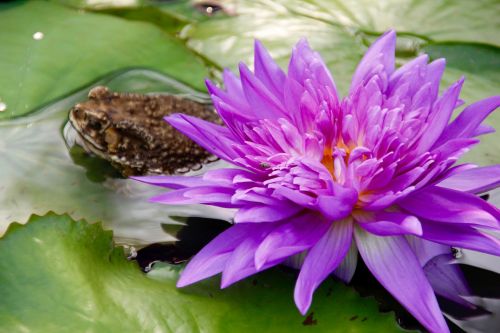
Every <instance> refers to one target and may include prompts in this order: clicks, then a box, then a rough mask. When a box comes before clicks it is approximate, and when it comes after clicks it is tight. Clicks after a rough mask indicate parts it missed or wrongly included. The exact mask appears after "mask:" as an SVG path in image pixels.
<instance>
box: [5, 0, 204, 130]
mask: <svg viewBox="0 0 500 333" xmlns="http://www.w3.org/2000/svg"><path fill="white" fill-rule="evenodd" d="M0 31H8V33H2V34H0V45H2V52H1V53H0V72H1V73H2V75H0V102H2V103H4V104H5V105H6V106H7V108H6V110H5V111H3V112H1V113H0V120H1V119H5V118H10V117H13V116H20V115H23V114H26V113H27V112H29V111H31V110H33V109H35V108H37V107H39V106H41V105H43V104H46V103H48V102H50V101H52V100H54V99H55V98H60V97H61V96H63V95H67V94H68V93H70V92H72V91H74V90H76V89H78V88H80V87H82V86H84V85H86V84H88V83H90V82H92V81H94V80H96V79H98V78H99V77H102V76H103V75H105V74H108V73H110V72H113V71H116V70H118V69H123V68H128V67H147V68H151V69H156V70H159V71H162V72H164V73H167V74H169V75H171V76H173V77H175V78H176V79H178V80H180V81H183V82H187V83H189V84H191V85H192V86H194V87H196V88H198V89H201V90H202V89H204V83H203V80H204V78H205V77H206V76H207V75H208V71H207V69H206V67H205V66H204V64H203V62H202V61H201V60H200V58H199V57H197V56H195V55H194V54H193V53H192V52H191V51H189V50H188V49H187V48H186V47H185V45H184V44H183V43H182V42H180V41H178V40H177V39H174V38H172V37H170V36H169V35H167V34H166V33H165V32H164V31H162V30H161V29H159V28H157V27H155V26H153V25H151V24H148V23H143V22H133V21H130V20H124V19H120V18H116V17H113V16H111V15H101V14H95V13H91V12H85V11H81V10H76V9H70V8H68V7H65V6H62V5H56V4H53V3H45V2H41V1H31V2H15V3H9V4H4V5H0Z"/></svg>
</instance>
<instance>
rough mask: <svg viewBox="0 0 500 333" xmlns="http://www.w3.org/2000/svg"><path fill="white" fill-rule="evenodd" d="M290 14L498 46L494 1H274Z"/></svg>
mask: <svg viewBox="0 0 500 333" xmlns="http://www.w3.org/2000/svg"><path fill="white" fill-rule="evenodd" d="M278 2H280V3H283V4H284V5H285V6H286V7H287V8H289V9H290V11H292V12H293V13H296V14H299V15H305V16H308V17H313V18H316V19H319V20H322V21H325V22H329V23H331V24H334V25H339V26H342V27H345V28H346V29H352V30H357V31H360V32H366V33H375V34H380V33H383V32H384V31H386V30H388V29H391V28H392V29H396V30H397V31H399V32H401V33H406V34H408V35H412V36H418V37H421V38H423V39H426V40H432V41H452V40H453V41H463V42H482V43H489V44H492V45H500V38H499V37H498V29H499V28H500V21H499V20H498V16H499V15H500V6H498V2H497V1H495V0H475V1H469V0H440V1H435V0H386V1H376V2H374V1H371V0H353V1H330V0H305V1H303V0H292V1H290V0H278Z"/></svg>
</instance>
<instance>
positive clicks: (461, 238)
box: [421, 220, 500, 256]
mask: <svg viewBox="0 0 500 333" xmlns="http://www.w3.org/2000/svg"><path fill="white" fill-rule="evenodd" d="M421 222H422V229H423V234H422V238H424V239H427V240H430V241H432V242H436V243H441V244H446V245H449V246H455V247H462V248H466V249H471V250H475V251H480V252H484V253H489V254H493V255H496V256H500V241H499V240H498V239H497V238H495V237H494V236H490V235H488V234H486V233H484V232H481V231H479V230H478V229H476V228H473V227H471V226H469V225H463V224H453V223H446V224H443V223H433V222H432V221H425V220H421Z"/></svg>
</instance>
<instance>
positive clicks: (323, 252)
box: [294, 220, 352, 315]
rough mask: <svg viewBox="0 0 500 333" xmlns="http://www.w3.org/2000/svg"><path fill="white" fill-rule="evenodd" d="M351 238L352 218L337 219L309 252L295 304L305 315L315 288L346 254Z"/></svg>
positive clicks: (301, 273) (296, 288)
mask: <svg viewBox="0 0 500 333" xmlns="http://www.w3.org/2000/svg"><path fill="white" fill-rule="evenodd" d="M351 240H352V220H340V221H335V222H333V223H332V225H331V227H330V229H328V231H327V233H326V234H324V235H323V237H321V239H320V240H319V242H318V243H317V244H316V245H315V246H314V247H313V248H311V250H310V251H309V253H308V254H307V257H306V259H305V260H304V264H303V265H302V268H301V270H300V273H299V277H298V278H297V283H296V284H295V292H294V298H295V304H296V305H297V307H298V308H299V311H300V312H301V313H302V314H303V315H304V314H306V312H307V310H308V309H309V306H310V305H311V302H312V297H313V293H314V290H316V288H317V287H318V286H319V285H320V284H321V282H323V280H324V279H325V278H326V277H327V276H328V275H330V274H331V273H332V272H333V270H334V269H335V268H337V266H338V265H339V264H340V263H341V262H342V260H343V259H344V257H345V256H346V254H347V252H348V250H349V246H350V245H351Z"/></svg>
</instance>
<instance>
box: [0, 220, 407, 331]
mask: <svg viewBox="0 0 500 333" xmlns="http://www.w3.org/2000/svg"><path fill="white" fill-rule="evenodd" d="M0 256H1V260H0V298H1V299H2V302H1V303H0V331H4V332H21V331H31V330H33V331H39V332H66V331H67V332H70V331H72V332H84V331H86V332H88V331H94V332H153V331H154V332H169V331H183V332H198V331H203V332H256V331H263V332H290V331H293V332H302V331H305V332H309V331H311V330H312V331H315V332H401V331H403V330H402V329H400V328H399V327H398V326H397V324H396V321H395V320H394V315H393V314H392V313H385V314H382V313H379V312H378V309H377V304H376V302H375V301H374V300H373V299H371V298H361V297H360V296H359V295H358V294H357V293H356V292H355V291H354V290H353V289H351V288H348V287H345V286H344V285H342V284H341V283H338V282H334V281H333V280H329V281H327V282H326V283H324V284H323V285H322V286H321V288H320V289H319V290H318V291H317V292H316V296H315V300H314V303H313V306H312V308H311V313H310V314H309V316H308V317H302V316H301V315H300V314H299V312H298V311H297V309H296V308H295V305H294V304H293V300H292V291H293V284H294V280H295V278H296V276H295V275H296V273H295V272H286V271H282V270H280V269H273V270H271V271H269V272H265V273H263V274H259V275H257V276H256V277H255V279H254V280H250V279H247V280H246V281H243V282H241V283H238V284H236V285H234V286H233V287H230V288H228V289H225V290H220V289H219V287H218V283H219V281H218V278H214V279H210V280H208V281H205V282H203V283H200V284H198V285H195V286H192V287H189V288H185V289H177V288H176V287H175V283H176V280H177V278H178V275H179V267H175V266H170V265H167V264H162V265H157V266H156V267H155V268H154V269H153V270H152V271H151V272H150V273H149V274H147V275H145V274H143V273H142V272H141V271H140V270H139V268H138V266H137V264H136V263H135V262H130V261H127V260H126V259H125V257H124V252H123V250H122V249H121V248H116V247H114V246H113V243H112V235H111V232H109V231H103V230H102V228H101V226H100V224H92V225H90V224H87V223H86V222H84V221H76V222H75V221H73V220H71V219H70V218H69V217H68V216H58V215H55V214H52V213H51V214H48V215H46V216H43V217H40V216H32V217H31V219H30V223H29V224H28V225H26V226H21V225H18V224H14V225H12V226H11V227H10V228H9V231H8V232H7V234H6V235H5V236H4V237H3V239H1V240H0Z"/></svg>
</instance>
